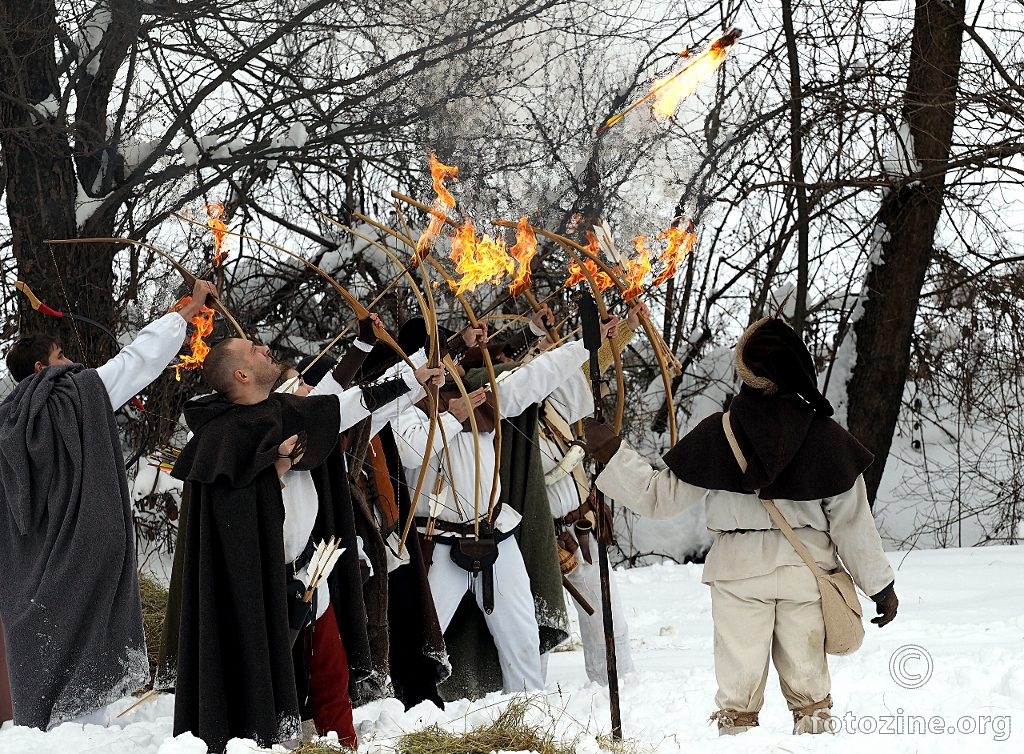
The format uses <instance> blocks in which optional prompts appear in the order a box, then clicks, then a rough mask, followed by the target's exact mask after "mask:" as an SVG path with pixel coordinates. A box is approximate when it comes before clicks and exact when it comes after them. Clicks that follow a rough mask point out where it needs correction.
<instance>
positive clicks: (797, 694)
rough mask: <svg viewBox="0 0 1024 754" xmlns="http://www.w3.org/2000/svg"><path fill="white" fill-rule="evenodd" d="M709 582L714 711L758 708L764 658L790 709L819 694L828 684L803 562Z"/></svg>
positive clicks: (814, 588)
mask: <svg viewBox="0 0 1024 754" xmlns="http://www.w3.org/2000/svg"><path fill="white" fill-rule="evenodd" d="M710 586H711V615H712V618H713V619H714V623H715V676H716V677H717V679H718V693H717V694H716V695H715V703H716V704H717V705H718V708H719V709H720V710H724V709H728V710H735V711H737V712H759V711H760V709H761V706H762V705H763V704H764V687H765V683H766V682H767V680H768V657H769V655H771V658H772V660H773V661H774V662H775V669H776V671H777V672H778V674H779V681H780V684H781V686H782V695H783V696H784V697H785V698H786V702H787V704H788V705H789V708H790V709H791V710H792V709H799V708H800V707H805V706H807V705H809V704H812V703H814V702H817V701H820V700H822V699H824V698H825V696H826V695H827V694H828V693H829V689H830V687H831V680H830V679H829V675H828V664H827V661H826V659H825V623H824V620H823V618H822V617H821V595H820V593H819V592H818V584H817V581H815V578H814V575H813V574H812V573H811V571H810V569H809V568H807V566H805V565H791V566H779V567H778V568H776V569H775V570H774V571H772V572H771V573H768V574H765V575H764V576H755V577H752V578H749V579H737V580H734V581H715V582H712V583H711V585H710Z"/></svg>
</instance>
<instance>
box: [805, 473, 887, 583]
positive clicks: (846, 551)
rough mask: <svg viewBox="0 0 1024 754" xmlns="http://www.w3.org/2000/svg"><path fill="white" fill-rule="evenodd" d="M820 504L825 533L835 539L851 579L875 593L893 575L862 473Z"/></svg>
mask: <svg viewBox="0 0 1024 754" xmlns="http://www.w3.org/2000/svg"><path fill="white" fill-rule="evenodd" d="M823 508H824V511H825V517H826V518H827V519H828V535H829V536H830V537H831V538H832V541H833V542H835V543H836V549H837V550H838V551H839V557H840V558H842V559H843V564H844V565H845V566H846V567H847V568H848V569H850V575H851V576H853V580H854V581H856V582H857V586H859V587H860V588H861V589H862V590H863V591H864V593H865V594H867V595H872V594H878V593H879V592H880V591H882V590H883V589H885V587H887V586H888V585H889V583H890V582H891V581H893V579H895V576H894V574H893V572H892V566H891V565H889V559H888V558H887V557H886V556H885V551H884V550H883V549H882V538H881V537H880V536H878V528H877V527H876V526H875V519H874V517H873V516H872V515H871V506H870V505H868V492H867V487H865V485H864V477H863V476H858V477H857V481H856V482H855V483H854V485H853V487H852V488H851V489H849V490H847V491H846V492H844V493H843V494H841V495H836V496H835V497H833V498H829V499H827V500H826V501H825V503H824V505H823Z"/></svg>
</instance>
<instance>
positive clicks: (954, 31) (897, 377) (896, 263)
mask: <svg viewBox="0 0 1024 754" xmlns="http://www.w3.org/2000/svg"><path fill="white" fill-rule="evenodd" d="M963 19H964V0H953V1H952V2H950V3H948V4H947V3H945V2H939V0H917V2H916V12H915V17H914V32H913V39H912V41H911V48H910V70H909V74H908V77H907V90H906V96H905V99H904V106H903V118H904V120H905V121H906V123H907V124H908V125H909V126H910V131H911V133H912V135H913V139H914V145H913V146H914V155H915V156H916V158H917V161H918V162H919V163H920V170H921V175H923V176H929V177H925V178H921V179H919V180H915V178H914V176H913V175H911V176H909V177H907V178H906V180H905V181H904V182H903V184H902V185H900V186H899V187H894V188H893V189H892V190H891V191H890V192H889V193H888V194H886V196H885V198H884V199H883V200H882V205H881V207H880V209H879V213H878V221H877V222H878V225H879V229H880V230H881V231H882V236H881V238H882V241H881V250H880V251H881V256H880V259H879V260H878V262H877V263H876V264H873V265H872V266H871V269H870V270H869V271H868V274H867V279H866V281H865V295H864V297H863V301H864V311H863V314H862V316H861V317H860V319H858V320H857V322H856V323H855V324H854V333H855V335H856V343H857V348H856V365H855V366H854V369H853V372H852V375H851V377H850V381H849V384H848V385H847V395H848V398H849V410H848V422H849V428H850V431H851V432H852V433H853V434H854V435H855V436H856V437H857V438H858V439H859V440H860V441H861V442H862V443H864V444H865V445H866V446H867V448H868V449H869V450H870V451H871V452H872V453H874V454H875V462H874V464H872V466H871V467H870V468H869V469H868V470H867V471H866V472H865V474H864V476H865V481H866V482H867V488H868V497H869V499H870V500H871V501H872V503H873V502H874V499H875V495H876V494H877V492H878V486H879V483H880V482H881V479H882V472H883V471H884V470H885V461H886V457H887V456H888V454H889V448H890V446H891V444H892V437H893V433H894V432H895V429H896V420H897V418H898V416H899V412H900V407H901V403H902V398H903V390H904V385H905V382H906V378H907V370H908V367H909V365H910V343H911V337H912V335H913V332H914V323H915V320H916V316H917V307H918V300H919V298H920V294H921V288H922V286H923V285H924V279H925V273H926V272H927V270H928V266H929V264H930V263H931V260H932V255H933V239H934V236H935V228H936V226H937V225H938V222H939V218H940V217H941V215H942V204H943V197H944V184H945V174H944V172H943V168H944V166H945V165H946V163H947V162H948V159H949V154H950V140H951V138H952V134H953V121H954V118H955V115H956V92H957V81H958V78H959V72H960V50H961V42H962V26H961V23H962V21H963Z"/></svg>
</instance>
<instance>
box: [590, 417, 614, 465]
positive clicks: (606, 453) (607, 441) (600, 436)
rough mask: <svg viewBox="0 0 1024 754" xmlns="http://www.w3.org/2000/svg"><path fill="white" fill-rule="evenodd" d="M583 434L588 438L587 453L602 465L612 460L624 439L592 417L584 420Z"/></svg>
mask: <svg viewBox="0 0 1024 754" xmlns="http://www.w3.org/2000/svg"><path fill="white" fill-rule="evenodd" d="M583 432H584V434H585V435H586V438H587V452H588V453H589V454H590V456H591V457H592V458H593V459H594V460H595V461H597V462H598V463H600V464H602V465H603V464H606V463H608V462H609V461H610V460H612V456H614V455H615V453H616V452H617V451H618V450H619V446H620V445H622V438H621V437H619V436H618V435H617V434H615V432H614V431H612V428H611V427H609V426H608V425H607V424H603V423H602V422H599V421H597V419H594V418H592V417H588V418H586V419H584V420H583Z"/></svg>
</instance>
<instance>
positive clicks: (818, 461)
mask: <svg viewBox="0 0 1024 754" xmlns="http://www.w3.org/2000/svg"><path fill="white" fill-rule="evenodd" d="M729 417H730V425H731V426H732V429H733V432H734V433H735V434H736V439H737V441H738V442H739V445H740V448H741V449H742V450H743V453H744V455H745V456H746V457H747V462H748V464H749V466H748V468H747V471H746V473H745V474H744V473H741V472H740V469H739V466H738V465H737V464H736V460H735V457H734V456H733V453H732V450H731V449H730V447H729V442H728V440H726V438H725V432H724V430H723V429H722V414H721V413H716V414H713V415H712V416H709V417H708V418H707V419H705V420H704V421H702V422H701V423H700V424H698V425H697V426H696V427H695V428H694V429H693V430H692V431H691V432H689V433H688V434H687V435H686V436H685V437H683V438H682V439H681V440H679V442H677V443H676V444H675V445H674V446H673V447H672V448H671V449H670V450H669V451H668V453H666V454H665V456H664V460H665V464H666V465H667V466H668V467H669V468H670V469H671V470H672V472H673V473H674V474H675V475H676V476H677V477H679V478H680V479H682V480H683V481H684V482H688V483H689V484H693V485H696V486H697V487H704V488H706V489H712V490H726V491H728V492H745V493H753V492H755V491H757V490H761V496H762V497H765V498H772V499H774V498H778V499H782V500H821V499H822V498H826V497H832V496H834V495H838V494H840V493H843V492H846V491H847V490H849V489H850V488H851V487H853V485H854V483H855V482H856V481H857V477H858V476H859V475H860V474H861V473H863V471H864V469H866V468H867V467H868V466H869V465H871V462H872V460H874V457H873V456H872V455H871V453H870V452H869V451H868V450H867V449H866V448H865V447H864V446H863V445H861V444H860V443H859V442H857V440H856V438H854V436H853V435H851V434H850V433H849V432H847V431H846V430H845V429H843V428H842V427H841V426H839V424H837V423H836V422H835V421H834V420H832V419H831V418H828V417H826V416H823V415H822V414H821V413H820V412H815V411H814V409H813V408H812V407H811V406H810V405H809V404H808V403H807V402H806V401H804V400H803V399H801V398H799V397H798V396H796V395H779V396H772V395H764V394H762V393H761V392H760V391H759V390H756V389H754V388H750V387H748V386H746V385H744V386H743V387H742V388H741V390H740V393H739V395H737V396H736V397H735V398H734V399H733V401H732V403H731V405H730V406H729Z"/></svg>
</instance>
